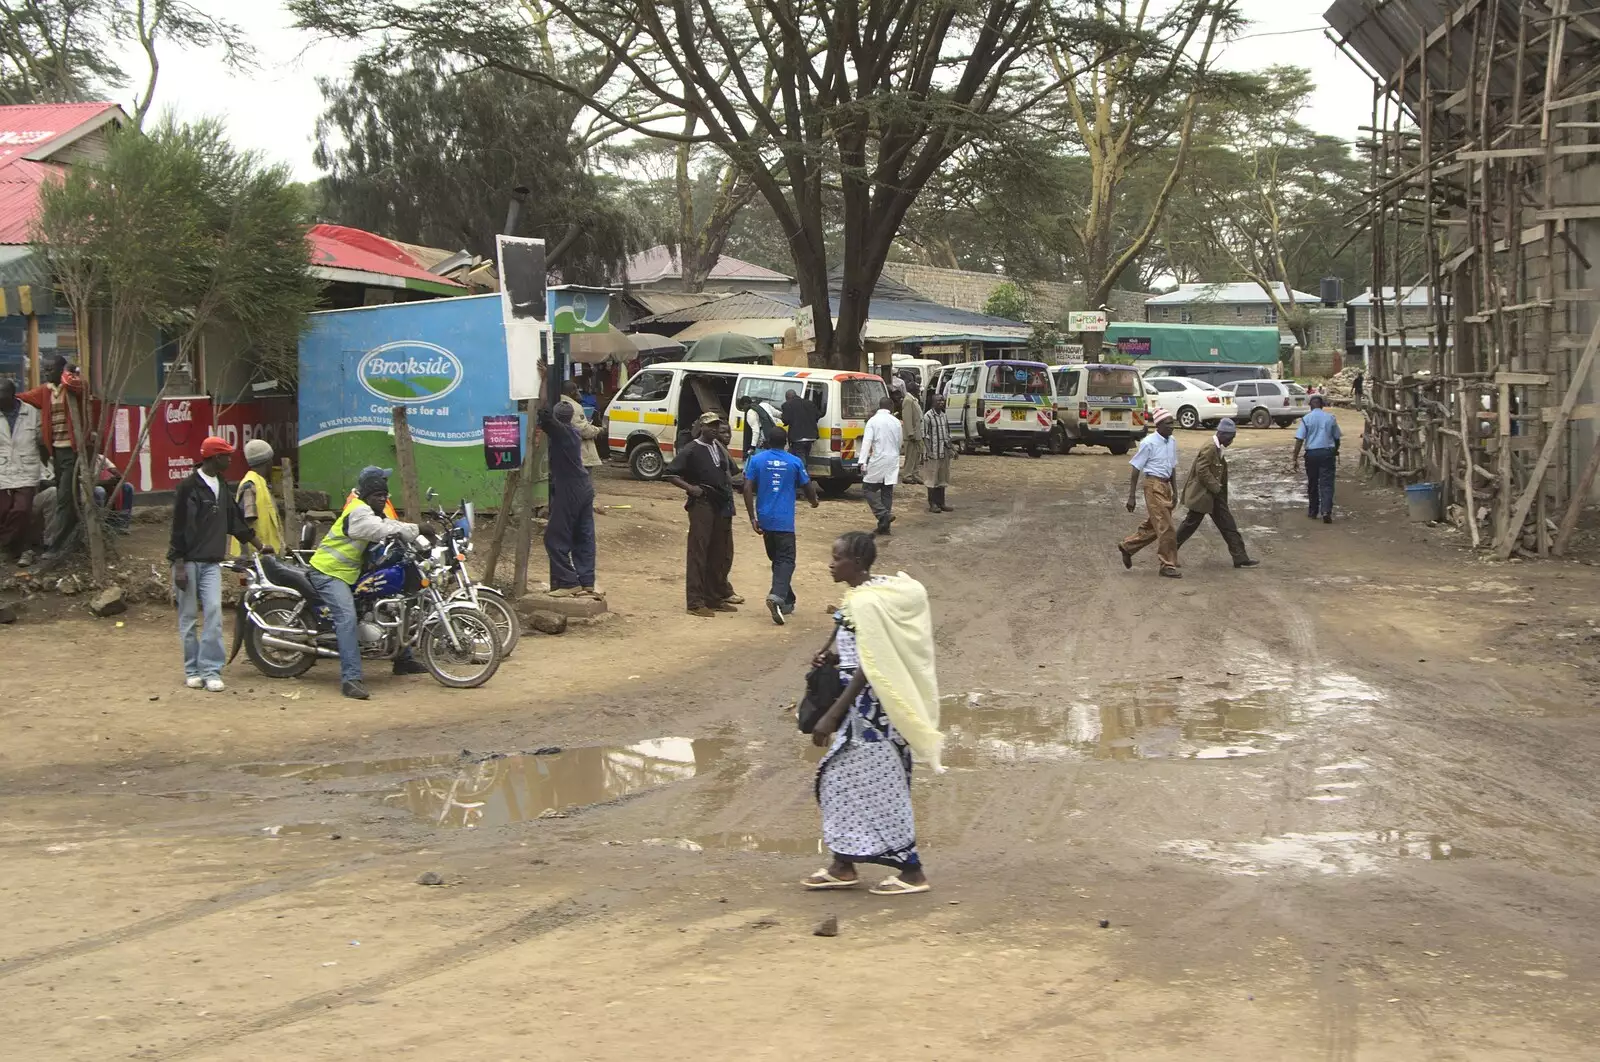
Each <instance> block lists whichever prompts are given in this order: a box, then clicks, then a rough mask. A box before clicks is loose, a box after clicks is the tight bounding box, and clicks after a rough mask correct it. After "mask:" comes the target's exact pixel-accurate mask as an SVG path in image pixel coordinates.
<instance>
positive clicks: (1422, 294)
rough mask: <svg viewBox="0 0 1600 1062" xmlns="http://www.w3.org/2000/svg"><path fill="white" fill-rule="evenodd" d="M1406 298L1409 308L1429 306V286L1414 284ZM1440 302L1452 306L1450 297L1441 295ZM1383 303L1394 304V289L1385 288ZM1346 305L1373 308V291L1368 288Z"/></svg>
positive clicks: (1405, 301)
mask: <svg viewBox="0 0 1600 1062" xmlns="http://www.w3.org/2000/svg"><path fill="white" fill-rule="evenodd" d="M1404 296H1405V297H1404V300H1403V301H1404V303H1405V305H1407V306H1426V305H1428V286H1427V285H1426V284H1413V285H1411V286H1410V287H1409V288H1406V289H1405V292H1404ZM1439 300H1440V302H1442V303H1443V304H1444V305H1446V306H1448V305H1449V304H1450V296H1448V295H1440V296H1439ZM1383 301H1384V302H1385V303H1386V304H1388V305H1391V306H1392V305H1393V304H1394V301H1395V298H1394V288H1393V287H1385V288H1384V289H1383ZM1346 305H1348V306H1354V307H1358V308H1359V307H1362V306H1371V305H1372V289H1371V288H1368V289H1367V290H1366V291H1363V292H1362V293H1361V294H1360V295H1357V296H1356V297H1355V298H1353V299H1351V300H1350V301H1349V302H1348V303H1346Z"/></svg>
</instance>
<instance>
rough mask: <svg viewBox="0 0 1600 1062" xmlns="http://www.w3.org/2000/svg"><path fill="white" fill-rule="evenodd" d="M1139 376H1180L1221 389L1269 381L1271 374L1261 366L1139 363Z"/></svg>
mask: <svg viewBox="0 0 1600 1062" xmlns="http://www.w3.org/2000/svg"><path fill="white" fill-rule="evenodd" d="M1139 375H1141V376H1144V377H1145V378H1147V379H1148V378H1149V377H1151V376H1181V377H1183V378H1184V379H1186V380H1202V381H1204V382H1205V383H1208V384H1214V385H1215V386H1217V387H1221V386H1222V385H1223V384H1225V383H1228V382H1230V381H1233V380H1269V379H1271V378H1272V373H1271V372H1270V371H1269V370H1268V369H1267V368H1266V367H1265V366H1263V365H1236V364H1232V363H1221V364H1208V365H1188V364H1184V363H1182V362H1156V363H1153V364H1152V363H1141V364H1140V365H1139Z"/></svg>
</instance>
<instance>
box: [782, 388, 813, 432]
mask: <svg viewBox="0 0 1600 1062" xmlns="http://www.w3.org/2000/svg"><path fill="white" fill-rule="evenodd" d="M782 412H783V422H784V423H785V424H787V425H789V438H790V440H791V441H792V440H795V439H815V438H817V407H816V406H814V405H812V404H811V402H810V401H809V400H807V399H806V398H804V397H802V396H801V395H795V396H794V397H793V398H786V399H784V400H783V410H782Z"/></svg>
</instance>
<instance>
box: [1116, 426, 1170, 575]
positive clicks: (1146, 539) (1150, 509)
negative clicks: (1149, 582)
mask: <svg viewBox="0 0 1600 1062" xmlns="http://www.w3.org/2000/svg"><path fill="white" fill-rule="evenodd" d="M1151 419H1153V420H1154V421H1155V425H1156V430H1155V434H1153V435H1146V436H1145V437H1144V439H1143V441H1141V442H1140V443H1139V449H1138V450H1136V451H1135V452H1134V455H1133V460H1131V461H1129V462H1128V464H1130V465H1132V466H1133V475H1132V476H1131V477H1130V478H1129V480H1128V511H1129V512H1130V513H1131V512H1134V511H1135V510H1137V509H1138V507H1139V504H1138V490H1139V477H1140V476H1141V475H1142V476H1144V523H1142V524H1140V525H1139V527H1138V529H1137V530H1136V531H1134V533H1133V534H1131V535H1129V536H1128V537H1127V538H1125V539H1123V540H1122V542H1121V543H1120V544H1119V545H1118V546H1117V552H1118V553H1120V554H1121V555H1122V566H1123V567H1124V568H1132V567H1133V555H1134V554H1135V553H1138V552H1139V551H1140V550H1141V549H1144V548H1145V547H1146V546H1148V545H1149V544H1150V543H1152V542H1154V543H1155V544H1156V555H1157V556H1158V557H1160V558H1161V574H1162V575H1164V576H1166V577H1167V578H1168V579H1181V578H1183V573H1182V572H1180V571H1178V533H1177V532H1176V531H1175V530H1174V529H1173V527H1172V508H1173V506H1174V505H1175V504H1176V503H1177V488H1178V441H1177V440H1176V439H1174V438H1173V437H1172V427H1173V420H1172V411H1171V410H1170V409H1157V410H1156V411H1155V413H1154V415H1153V416H1152V418H1151Z"/></svg>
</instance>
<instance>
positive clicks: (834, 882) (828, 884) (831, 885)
mask: <svg viewBox="0 0 1600 1062" xmlns="http://www.w3.org/2000/svg"><path fill="white" fill-rule="evenodd" d="M818 879H821V880H818ZM800 884H802V885H804V886H805V887H806V888H808V889H811V890H812V891H813V892H823V891H825V890H828V889H853V888H855V887H856V886H857V885H860V884H861V879H860V878H836V877H834V876H833V875H832V874H829V873H828V868H827V867H823V868H822V869H821V870H819V871H817V872H816V873H815V874H813V875H811V876H810V877H809V878H806V879H805V880H804V881H802V882H801V883H800Z"/></svg>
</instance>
